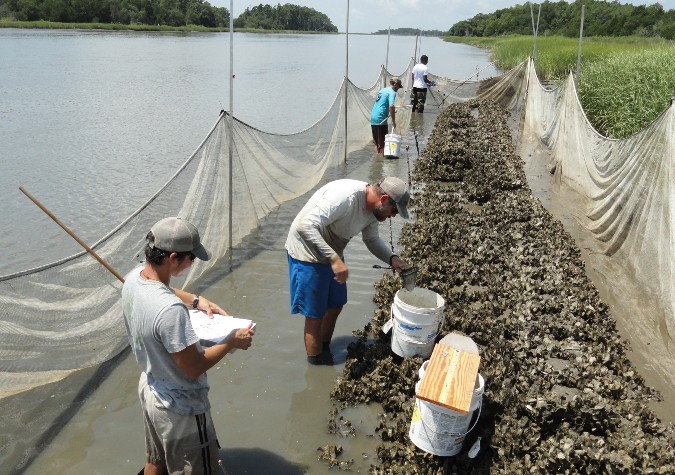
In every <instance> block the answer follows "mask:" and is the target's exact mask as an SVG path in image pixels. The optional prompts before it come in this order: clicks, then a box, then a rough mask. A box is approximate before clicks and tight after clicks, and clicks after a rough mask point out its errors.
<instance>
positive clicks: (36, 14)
mask: <svg viewBox="0 0 675 475" xmlns="http://www.w3.org/2000/svg"><path fill="white" fill-rule="evenodd" d="M2 17H6V18H12V19H14V20H19V21H38V20H45V21H56V22H63V23H121V24H125V25H134V24H136V25H168V26H185V25H200V26H205V27H210V28H214V27H228V26H229V24H230V13H229V12H228V10H227V9H226V8H220V7H214V6H212V5H211V4H209V3H208V2H205V1H204V0H0V18H2Z"/></svg>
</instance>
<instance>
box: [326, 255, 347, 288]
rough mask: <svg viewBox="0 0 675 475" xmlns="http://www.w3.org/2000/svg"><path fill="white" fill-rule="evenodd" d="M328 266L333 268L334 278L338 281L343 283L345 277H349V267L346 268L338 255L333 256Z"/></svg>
mask: <svg viewBox="0 0 675 475" xmlns="http://www.w3.org/2000/svg"><path fill="white" fill-rule="evenodd" d="M330 267H331V269H333V273H334V274H335V280H336V281H337V282H338V283H340V284H344V283H345V282H347V279H348V278H349V269H347V266H346V265H345V263H344V262H343V261H342V259H340V258H339V257H338V256H335V257H334V258H332V259H331V261H330Z"/></svg>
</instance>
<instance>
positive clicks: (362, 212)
mask: <svg viewBox="0 0 675 475" xmlns="http://www.w3.org/2000/svg"><path fill="white" fill-rule="evenodd" d="M367 185H368V183H366V182H365V181H359V180H348V179H344V180H335V181H331V182H330V183H327V184H326V185H324V186H322V187H321V188H319V189H318V190H317V191H316V193H314V195H312V197H311V198H310V199H309V201H308V202H307V204H305V206H304V207H303V208H302V210H300V212H299V213H298V215H297V216H296V217H295V219H294V220H293V224H291V229H290V231H289V232H288V238H287V239H286V250H287V251H288V255H290V256H291V257H292V258H293V259H297V260H299V261H304V262H321V263H329V262H330V260H331V259H332V258H333V257H334V256H336V255H338V256H340V258H341V259H343V254H344V250H345V247H347V244H348V243H349V241H350V239H351V238H353V237H354V236H356V235H357V234H359V233H361V237H362V238H363V242H364V243H365V245H366V247H367V248H368V250H369V251H370V252H371V253H372V254H373V255H374V256H375V257H377V258H379V259H380V260H382V261H384V262H387V263H388V262H389V258H390V257H391V256H392V254H393V253H392V252H391V249H390V248H389V247H387V245H386V244H385V243H384V241H382V239H381V238H380V234H379V231H378V226H379V221H378V220H377V218H376V217H375V215H374V214H373V212H372V211H368V210H367V209H366V186H367Z"/></svg>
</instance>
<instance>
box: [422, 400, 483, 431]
mask: <svg viewBox="0 0 675 475" xmlns="http://www.w3.org/2000/svg"><path fill="white" fill-rule="evenodd" d="M415 402H416V403H417V410H418V411H420V400H419V398H417V397H416V398H415ZM482 410H483V399H481V400H480V404H479V405H478V416H477V417H476V420H475V421H474V423H473V425H472V426H471V429H469V430H467V431H466V432H464V433H463V434H460V433H457V434H453V433H451V434H450V435H457V436H460V437H466V436H467V435H468V434H469V432H471V431H472V430H474V429H475V428H476V425H477V424H478V421H479V420H480V413H481V411H482ZM471 417H473V414H472V415H471ZM420 422H421V423H422V425H423V426H424V427H425V428H426V429H429V430H431V431H432V432H436V431H434V430H432V429H430V428H429V427H427V425H426V424H425V423H424V419H422V418H420Z"/></svg>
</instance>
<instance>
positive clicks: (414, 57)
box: [413, 30, 420, 64]
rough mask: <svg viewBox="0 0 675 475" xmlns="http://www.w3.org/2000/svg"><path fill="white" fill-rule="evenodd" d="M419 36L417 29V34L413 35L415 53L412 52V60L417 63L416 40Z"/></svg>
mask: <svg viewBox="0 0 675 475" xmlns="http://www.w3.org/2000/svg"><path fill="white" fill-rule="evenodd" d="M419 38H420V32H419V30H417V35H415V54H413V61H414V62H415V64H417V41H418V40H419Z"/></svg>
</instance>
